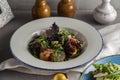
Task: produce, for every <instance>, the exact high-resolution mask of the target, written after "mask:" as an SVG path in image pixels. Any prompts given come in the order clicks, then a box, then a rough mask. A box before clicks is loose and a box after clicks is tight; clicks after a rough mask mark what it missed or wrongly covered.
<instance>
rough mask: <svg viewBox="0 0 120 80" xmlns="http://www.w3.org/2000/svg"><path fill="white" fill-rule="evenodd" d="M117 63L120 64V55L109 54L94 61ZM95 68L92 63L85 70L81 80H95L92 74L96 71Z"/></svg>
mask: <svg viewBox="0 0 120 80" xmlns="http://www.w3.org/2000/svg"><path fill="white" fill-rule="evenodd" d="M109 61H110V62H111V63H115V64H118V65H120V55H114V56H108V57H105V58H102V59H100V60H98V61H96V62H94V63H98V64H105V63H107V62H109ZM94 70H95V68H94V67H93V66H92V64H91V65H90V66H89V67H88V68H87V69H86V70H85V71H84V72H83V74H82V77H81V79H80V80H95V79H94V78H93V76H92V73H91V72H92V71H94Z"/></svg>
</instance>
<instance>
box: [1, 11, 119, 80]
mask: <svg viewBox="0 0 120 80" xmlns="http://www.w3.org/2000/svg"><path fill="white" fill-rule="evenodd" d="M117 12H118V16H117V19H116V20H115V21H114V22H113V23H111V24H107V25H101V24H99V23H97V22H96V21H95V20H94V19H93V16H92V11H89V10H88V11H83V10H82V11H77V13H76V16H75V18H76V19H79V20H82V21H85V22H87V23H89V24H91V25H92V26H93V27H95V28H96V29H97V30H99V29H101V28H104V27H106V26H108V25H112V24H115V23H120V10H118V11H117ZM14 15H15V18H14V19H13V20H11V21H10V22H9V23H8V24H7V25H5V26H4V27H3V28H1V29H0V63H1V62H2V61H4V60H6V59H8V58H11V57H13V56H12V55H11V51H10V46H9V43H10V38H11V36H12V34H13V33H14V32H15V31H16V30H17V29H18V28H19V27H20V26H22V25H23V24H25V23H27V22H29V21H31V20H32V17H31V12H29V11H23V12H21V11H14ZM51 16H57V14H56V12H52V15H51ZM52 77H53V75H51V76H43V75H32V74H25V73H20V72H15V71H10V70H4V71H0V80H51V78H52Z"/></svg>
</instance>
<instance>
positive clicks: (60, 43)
mask: <svg viewBox="0 0 120 80" xmlns="http://www.w3.org/2000/svg"><path fill="white" fill-rule="evenodd" d="M83 47H84V41H82V40H80V39H78V38H77V37H76V35H75V34H73V32H70V31H68V30H66V29H62V30H60V29H59V27H58V25H56V24H55V23H54V24H52V27H50V28H49V29H46V30H45V31H44V32H42V33H40V34H39V35H38V34H36V35H35V36H34V37H33V38H32V40H31V41H30V42H29V44H28V49H29V51H30V53H31V54H32V55H33V56H34V57H36V58H39V59H41V60H44V61H51V62H61V61H66V60H69V59H72V58H75V57H77V56H79V55H80V54H81V53H82V51H83Z"/></svg>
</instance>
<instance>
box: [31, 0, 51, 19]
mask: <svg viewBox="0 0 120 80" xmlns="http://www.w3.org/2000/svg"><path fill="white" fill-rule="evenodd" d="M50 14H51V10H50V7H49V5H48V4H47V2H46V0H36V2H35V5H34V6H33V8H32V16H33V18H34V19H38V18H45V17H49V16H50Z"/></svg>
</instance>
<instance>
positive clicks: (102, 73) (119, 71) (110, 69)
mask: <svg viewBox="0 0 120 80" xmlns="http://www.w3.org/2000/svg"><path fill="white" fill-rule="evenodd" d="M93 66H94V67H95V68H96V70H95V71H93V72H92V74H93V77H94V78H96V80H120V65H118V64H115V63H111V62H107V63H105V64H97V63H96V64H93Z"/></svg>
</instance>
